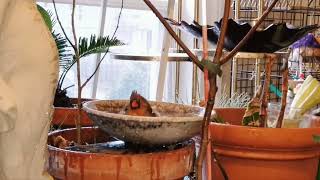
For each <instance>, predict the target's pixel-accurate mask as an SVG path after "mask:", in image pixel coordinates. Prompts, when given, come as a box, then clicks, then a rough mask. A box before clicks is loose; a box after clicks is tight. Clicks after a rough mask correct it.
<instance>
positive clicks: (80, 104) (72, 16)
mask: <svg viewBox="0 0 320 180" xmlns="http://www.w3.org/2000/svg"><path fill="white" fill-rule="evenodd" d="M75 8H76V0H72V13H71V25H72V34H73V40H74V46H75V48H74V54H75V60H76V62H77V81H78V83H77V85H78V99H77V109H78V110H77V111H78V116H77V120H76V128H77V143H78V144H81V119H82V118H81V111H82V103H81V92H82V87H81V66H80V56H79V51H78V39H77V34H76V27H75Z"/></svg>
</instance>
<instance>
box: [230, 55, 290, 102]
mask: <svg viewBox="0 0 320 180" xmlns="http://www.w3.org/2000/svg"><path fill="white" fill-rule="evenodd" d="M284 56H285V54H281V55H279V58H278V59H277V61H276V62H275V63H274V64H273V66H272V70H271V84H273V85H274V86H275V87H276V88H277V89H278V90H280V91H281V86H282V76H281V73H280V69H281V66H282V58H284ZM232 63H233V66H232V67H234V63H236V71H234V70H232V71H231V77H232V73H236V81H235V83H234V85H235V86H236V87H235V88H233V89H234V90H235V91H236V92H238V93H243V92H247V93H248V94H249V95H250V96H251V97H252V96H253V95H254V93H255V90H256V88H257V85H256V81H257V79H256V78H259V80H258V82H260V83H259V84H263V83H264V78H265V76H264V74H265V73H264V69H265V59H260V62H257V60H256V59H254V58H252V59H251V58H250V59H248V58H236V61H233V62H232ZM257 68H259V69H260V73H259V70H257ZM259 84H258V85H259ZM231 86H233V85H231ZM280 99H281V98H279V97H277V96H276V95H275V94H274V93H270V97H269V101H275V102H278V101H280Z"/></svg>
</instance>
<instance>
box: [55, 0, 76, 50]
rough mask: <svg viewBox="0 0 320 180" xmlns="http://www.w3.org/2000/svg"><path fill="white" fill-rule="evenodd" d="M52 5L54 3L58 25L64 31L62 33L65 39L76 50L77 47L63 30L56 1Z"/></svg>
mask: <svg viewBox="0 0 320 180" xmlns="http://www.w3.org/2000/svg"><path fill="white" fill-rule="evenodd" d="M52 3H53V8H54V12H55V14H56V17H57V20H58V24H59V26H60V28H61V30H62V33H63V35H64V36H65V38H66V39H67V41H68V42H69V43H70V45H71V47H72V48H73V49H75V48H76V47H75V45H74V44H73V43H72V42H71V40H70V38H69V37H68V36H67V33H66V31H65V29H64V28H63V26H62V23H61V21H60V18H59V14H58V11H57V7H56V1H55V0H52Z"/></svg>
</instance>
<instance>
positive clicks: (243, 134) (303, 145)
mask: <svg viewBox="0 0 320 180" xmlns="http://www.w3.org/2000/svg"><path fill="white" fill-rule="evenodd" d="M209 128H210V133H211V138H212V141H213V143H214V144H217V145H225V146H238V147H247V148H261V149H283V150H285V149H304V150H312V149H318V150H320V144H317V143H316V142H314V141H313V136H314V135H316V134H320V128H260V127H246V126H239V125H229V124H219V123H211V124H210V125H209Z"/></svg>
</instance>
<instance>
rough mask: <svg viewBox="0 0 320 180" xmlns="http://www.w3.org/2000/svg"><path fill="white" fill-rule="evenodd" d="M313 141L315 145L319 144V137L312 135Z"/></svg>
mask: <svg viewBox="0 0 320 180" xmlns="http://www.w3.org/2000/svg"><path fill="white" fill-rule="evenodd" d="M313 140H314V141H315V142H316V143H320V135H313Z"/></svg>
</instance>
